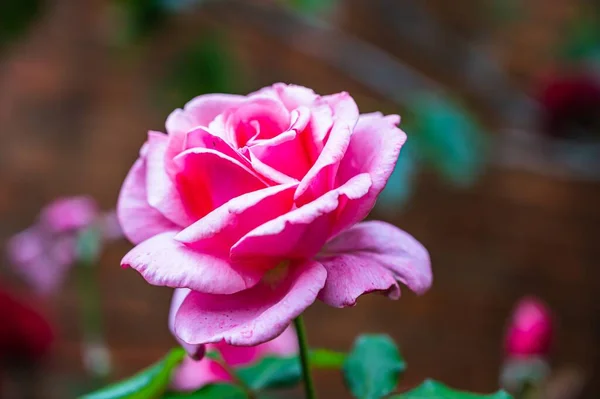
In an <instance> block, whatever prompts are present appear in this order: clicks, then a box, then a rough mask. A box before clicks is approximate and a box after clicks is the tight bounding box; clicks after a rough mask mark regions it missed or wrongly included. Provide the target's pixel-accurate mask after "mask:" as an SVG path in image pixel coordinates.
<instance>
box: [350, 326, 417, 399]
mask: <svg viewBox="0 0 600 399" xmlns="http://www.w3.org/2000/svg"><path fill="white" fill-rule="evenodd" d="M405 369H406V363H405V362H404V359H403V358H402V356H401V355H400V351H399V350H398V348H397V347H396V344H395V343H394V341H392V339H391V338H390V337H389V336H387V335H375V334H374V335H361V336H359V337H358V339H357V340H356V342H355V343H354V347H353V348H352V351H351V352H350V353H349V354H348V357H347V358H346V361H345V363H344V366H343V371H344V379H345V381H346V385H347V386H348V388H349V389H350V391H351V392H352V394H353V395H354V396H355V397H357V398H359V399H379V398H382V397H384V396H386V395H388V394H390V393H391V392H393V391H394V389H395V388H396V386H397V385H398V380H399V377H400V374H401V373H402V372H403V371H404V370H405Z"/></svg>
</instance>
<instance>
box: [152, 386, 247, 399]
mask: <svg viewBox="0 0 600 399" xmlns="http://www.w3.org/2000/svg"><path fill="white" fill-rule="evenodd" d="M247 397H248V396H247V395H246V393H245V392H244V390H243V389H242V388H240V387H238V386H235V385H231V384H211V385H207V386H205V387H202V388H200V389H199V390H197V391H195V392H167V393H166V394H164V395H163V396H162V399H245V398H247Z"/></svg>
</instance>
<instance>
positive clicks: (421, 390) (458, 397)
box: [389, 380, 512, 399]
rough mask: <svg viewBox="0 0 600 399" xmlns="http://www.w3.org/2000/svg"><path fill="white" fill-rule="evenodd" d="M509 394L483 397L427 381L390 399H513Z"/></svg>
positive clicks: (503, 393) (502, 392)
mask: <svg viewBox="0 0 600 399" xmlns="http://www.w3.org/2000/svg"><path fill="white" fill-rule="evenodd" d="M511 398H512V396H510V395H509V394H508V393H506V392H504V391H498V392H496V393H492V394H488V395H482V394H476V393H471V392H462V391H456V390H454V389H452V388H449V387H447V386H446V385H444V384H442V383H441V382H437V381H433V380H426V381H425V382H423V383H422V384H421V385H419V386H418V387H416V388H414V389H412V390H410V391H408V392H405V393H401V394H399V395H394V396H391V397H390V398H389V399H511Z"/></svg>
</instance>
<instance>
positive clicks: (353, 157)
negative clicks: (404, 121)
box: [336, 112, 406, 233]
mask: <svg viewBox="0 0 600 399" xmlns="http://www.w3.org/2000/svg"><path fill="white" fill-rule="evenodd" d="M398 123H400V117H399V116H397V115H390V116H386V117H384V116H382V115H381V114H380V113H378V112H377V113H372V114H365V115H361V116H360V118H359V119H358V123H357V125H356V128H355V129H354V133H353V134H352V137H351V139H350V145H349V146H348V149H347V151H346V154H345V155H344V159H342V161H341V163H340V167H339V170H338V174H337V178H336V179H337V184H338V185H341V184H343V183H344V182H346V181H347V180H348V179H350V178H351V177H352V176H356V175H357V174H360V173H369V175H370V176H371V180H372V182H373V185H372V186H371V188H370V190H369V194H368V195H367V196H366V197H364V198H361V199H360V201H353V202H349V203H348V204H346V205H345V206H344V209H343V210H342V212H341V214H340V218H339V221H338V225H337V226H336V233H337V232H339V231H342V230H343V229H345V228H347V227H348V226H352V225H353V224H355V223H356V222H359V221H361V220H362V219H364V218H365V217H366V216H367V214H368V213H369V212H370V211H371V209H372V208H373V206H375V201H376V200H377V197H378V196H379V193H380V192H381V190H383V188H384V187H385V185H386V183H387V181H388V179H389V177H390V175H391V174H392V172H393V171H394V167H395V166H396V161H397V160H398V154H399V153H400V148H401V147H402V145H403V144H404V142H405V141H406V134H405V133H404V132H403V131H402V130H400V129H398V128H397V127H396V125H398Z"/></svg>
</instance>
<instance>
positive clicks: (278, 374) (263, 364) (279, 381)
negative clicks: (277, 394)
mask: <svg viewBox="0 0 600 399" xmlns="http://www.w3.org/2000/svg"><path fill="white" fill-rule="evenodd" d="M236 374H237V376H238V377H239V378H240V379H241V380H242V381H244V383H245V384H246V385H248V386H249V387H250V388H251V389H253V390H261V389H269V388H289V387H292V386H295V385H297V384H298V383H299V382H300V380H301V379H302V369H301V367H300V359H299V358H298V356H291V357H275V356H267V357H264V358H262V359H261V360H259V361H258V362H257V363H254V364H253V365H251V366H248V367H243V368H239V369H237V371H236Z"/></svg>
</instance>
